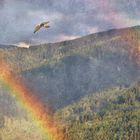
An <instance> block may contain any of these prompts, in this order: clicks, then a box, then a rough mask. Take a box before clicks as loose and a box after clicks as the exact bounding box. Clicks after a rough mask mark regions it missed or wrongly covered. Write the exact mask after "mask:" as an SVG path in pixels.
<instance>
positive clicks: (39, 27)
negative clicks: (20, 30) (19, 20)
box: [34, 21, 50, 33]
mask: <svg viewBox="0 0 140 140" xmlns="http://www.w3.org/2000/svg"><path fill="white" fill-rule="evenodd" d="M48 23H49V21H47V22H42V23H40V24H38V25H36V27H35V29H34V33H36V32H37V31H39V30H40V29H41V28H42V27H44V28H49V27H50V26H49V25H48Z"/></svg>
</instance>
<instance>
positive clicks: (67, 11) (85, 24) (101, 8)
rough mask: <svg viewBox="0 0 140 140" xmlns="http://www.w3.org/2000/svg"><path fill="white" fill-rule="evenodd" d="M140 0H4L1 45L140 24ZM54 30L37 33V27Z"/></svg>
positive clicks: (0, 8) (0, 9)
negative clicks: (35, 28)
mask: <svg viewBox="0 0 140 140" xmlns="http://www.w3.org/2000/svg"><path fill="white" fill-rule="evenodd" d="M139 5H140V1H139V0H61V1H58V0H0V17H1V20H0V36H1V37H0V44H17V43H18V42H26V43H29V44H31V43H44V42H57V41H61V40H68V39H74V38H76V37H79V36H84V35H87V34H90V33H95V32H99V31H104V30H107V29H111V28H120V27H127V26H133V25H139V24H140V13H139V11H140V6H139ZM48 20H49V21H50V24H49V25H50V26H51V28H49V29H47V30H45V29H41V30H40V31H39V32H38V33H36V34H33V30H34V27H35V25H36V24H38V23H40V22H42V21H48Z"/></svg>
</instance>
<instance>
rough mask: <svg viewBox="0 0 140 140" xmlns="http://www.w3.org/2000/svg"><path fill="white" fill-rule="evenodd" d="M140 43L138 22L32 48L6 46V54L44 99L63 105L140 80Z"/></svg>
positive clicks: (3, 51)
mask: <svg viewBox="0 0 140 140" xmlns="http://www.w3.org/2000/svg"><path fill="white" fill-rule="evenodd" d="M139 44H140V26H135V27H131V28H125V29H113V30H109V31H106V32H101V33H96V34H91V35H88V36H85V37H82V38H78V39H75V40H71V41H63V42H58V43H50V44H43V45H38V46H30V48H18V47H10V48H0V56H1V59H4V60H5V62H7V63H8V64H9V65H10V66H11V69H12V70H14V71H15V72H17V73H18V74H20V75H21V76H22V77H23V78H24V80H25V81H26V84H27V85H28V86H29V87H30V88H33V89H34V90H36V91H37V93H38V97H39V98H40V99H42V101H43V102H44V103H47V104H49V105H51V106H52V107H53V108H55V109H57V108H60V107H63V106H65V105H67V104H70V103H72V102H73V101H76V100H78V99H79V98H81V97H83V96H85V95H89V94H91V93H93V92H96V91H99V90H103V89H105V88H109V87H112V86H117V85H119V86H120V85H123V86H128V85H129V84H131V83H133V82H135V81H137V80H139V78H140V77H139V75H140V64H139V63H140V51H139V46H140V45H139Z"/></svg>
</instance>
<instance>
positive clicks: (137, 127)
mask: <svg viewBox="0 0 140 140" xmlns="http://www.w3.org/2000/svg"><path fill="white" fill-rule="evenodd" d="M56 117H57V118H58V117H59V121H61V123H62V125H61V129H62V130H63V132H64V133H65V140H67V139H68V140H79V139H80V140H94V139H95V140H124V139H129V140H134V139H135V140H139V139H140V83H139V84H136V85H135V86H132V87H129V88H123V87H117V88H112V89H108V90H106V91H102V92H100V93H99V92H98V93H96V94H95V93H94V94H93V95H90V96H87V97H84V98H82V99H81V100H79V101H78V102H75V103H73V104H72V105H69V106H67V107H65V108H63V109H61V110H59V111H57V113H56Z"/></svg>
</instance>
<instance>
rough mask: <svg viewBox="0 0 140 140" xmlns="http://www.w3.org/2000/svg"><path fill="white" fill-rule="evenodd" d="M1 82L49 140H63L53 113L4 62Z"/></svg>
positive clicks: (1, 69)
mask: <svg viewBox="0 0 140 140" xmlns="http://www.w3.org/2000/svg"><path fill="white" fill-rule="evenodd" d="M0 80H1V81H2V82H3V83H4V84H5V85H6V87H8V89H9V90H10V93H12V95H14V96H16V98H17V100H18V101H19V102H20V103H21V104H22V105H23V106H24V108H25V109H26V111H27V112H29V113H30V115H31V116H32V119H33V120H34V121H35V123H37V124H38V126H39V127H40V128H41V130H42V131H43V134H45V136H46V137H47V140H63V134H62V133H61V132H60V131H59V129H58V127H57V125H58V123H57V121H55V120H54V119H53V117H52V113H51V111H50V110H49V109H48V108H46V107H44V105H43V104H42V103H41V102H40V101H39V100H38V98H37V97H36V96H35V94H34V93H33V92H32V91H31V90H30V89H29V88H27V87H26V86H25V84H24V82H23V80H22V79H21V78H19V77H18V76H17V75H16V74H15V73H13V72H12V71H11V70H10V68H9V66H8V64H6V63H5V62H4V61H1V62H0Z"/></svg>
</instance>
